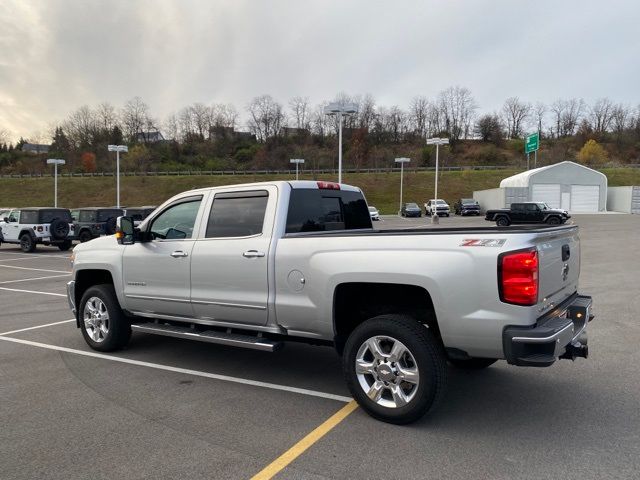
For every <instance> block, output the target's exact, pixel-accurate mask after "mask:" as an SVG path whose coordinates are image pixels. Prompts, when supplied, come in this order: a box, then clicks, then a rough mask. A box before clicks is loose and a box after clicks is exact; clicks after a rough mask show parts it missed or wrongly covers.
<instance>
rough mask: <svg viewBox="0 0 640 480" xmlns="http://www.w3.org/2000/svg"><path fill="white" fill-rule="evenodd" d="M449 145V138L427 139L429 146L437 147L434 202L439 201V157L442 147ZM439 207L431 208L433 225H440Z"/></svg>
mask: <svg viewBox="0 0 640 480" xmlns="http://www.w3.org/2000/svg"><path fill="white" fill-rule="evenodd" d="M448 143H449V139H448V138H439V137H434V138H429V139H427V145H435V146H436V185H435V193H434V195H435V196H434V200H438V156H439V153H440V145H447V144H448ZM437 210H438V207H437V206H436V207H435V209H434V208H433V207H432V208H431V223H439V222H440V217H438V211H437Z"/></svg>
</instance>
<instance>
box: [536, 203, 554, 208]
mask: <svg viewBox="0 0 640 480" xmlns="http://www.w3.org/2000/svg"><path fill="white" fill-rule="evenodd" d="M538 205H539V206H540V210H551V209H550V208H549V206H548V205H547V204H546V203H544V202H540V203H539V204H538Z"/></svg>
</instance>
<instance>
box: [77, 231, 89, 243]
mask: <svg viewBox="0 0 640 480" xmlns="http://www.w3.org/2000/svg"><path fill="white" fill-rule="evenodd" d="M91 239H93V236H92V235H91V232H90V231H89V230H82V231H81V232H80V234H79V235H78V240H80V242H81V243H84V242H88V241H89V240H91Z"/></svg>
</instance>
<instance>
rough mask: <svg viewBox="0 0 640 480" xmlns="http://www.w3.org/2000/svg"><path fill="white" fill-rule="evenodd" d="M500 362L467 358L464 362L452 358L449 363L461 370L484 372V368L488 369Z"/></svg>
mask: <svg viewBox="0 0 640 480" xmlns="http://www.w3.org/2000/svg"><path fill="white" fill-rule="evenodd" d="M497 361H498V360H496V359H495V358H467V359H464V360H461V359H457V358H450V359H449V363H450V364H451V365H453V366H454V367H456V368H459V369H461V370H482V369H483V368H487V367H489V366H491V365H493V364H494V363H496V362H497Z"/></svg>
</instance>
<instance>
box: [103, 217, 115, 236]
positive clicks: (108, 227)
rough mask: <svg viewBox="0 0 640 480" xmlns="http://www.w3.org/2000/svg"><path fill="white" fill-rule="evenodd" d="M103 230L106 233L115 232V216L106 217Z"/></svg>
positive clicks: (111, 233)
mask: <svg viewBox="0 0 640 480" xmlns="http://www.w3.org/2000/svg"><path fill="white" fill-rule="evenodd" d="M104 231H105V232H107V235H113V234H114V233H116V217H110V218H108V219H107V221H106V223H105V225H104Z"/></svg>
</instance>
